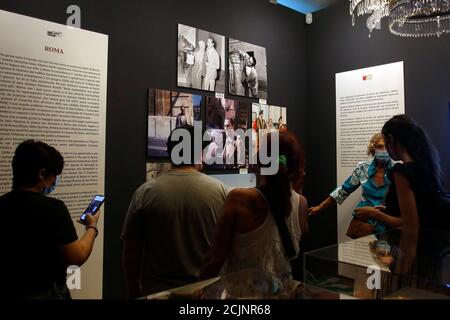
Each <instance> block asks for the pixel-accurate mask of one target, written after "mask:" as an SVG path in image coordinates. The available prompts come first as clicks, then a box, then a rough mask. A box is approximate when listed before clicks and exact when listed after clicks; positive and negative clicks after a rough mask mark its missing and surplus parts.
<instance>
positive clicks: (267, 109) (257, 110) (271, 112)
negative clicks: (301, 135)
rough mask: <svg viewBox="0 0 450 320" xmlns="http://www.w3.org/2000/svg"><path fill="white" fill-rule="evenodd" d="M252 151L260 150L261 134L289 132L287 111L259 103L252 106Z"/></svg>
mask: <svg viewBox="0 0 450 320" xmlns="http://www.w3.org/2000/svg"><path fill="white" fill-rule="evenodd" d="M252 129H253V134H252V150H253V152H255V153H254V154H256V152H257V150H258V138H259V134H264V133H266V132H272V131H279V132H283V131H286V130H287V109H286V108H285V107H277V106H269V105H264V104H259V103H253V104H252Z"/></svg>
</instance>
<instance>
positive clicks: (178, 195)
mask: <svg viewBox="0 0 450 320" xmlns="http://www.w3.org/2000/svg"><path fill="white" fill-rule="evenodd" d="M191 128H192V127H189V129H188V131H189V132H190V134H191V137H193V129H192V130H191ZM179 129H180V128H178V129H175V130H179ZM185 129H186V128H185ZM171 136H172V135H171ZM170 139H171V137H169V140H168V151H169V154H171V151H172V149H173V147H174V145H175V144H176V143H173V142H171V141H170ZM191 141H193V139H191ZM191 154H193V153H191ZM191 163H194V161H191ZM226 197H227V189H226V187H225V186H224V185H223V184H222V183H221V182H219V181H218V180H216V179H213V178H211V177H209V176H207V175H205V174H203V173H200V172H198V171H197V169H196V167H195V166H194V165H191V164H183V165H179V166H173V169H172V170H171V171H169V172H168V173H167V174H165V175H162V176H160V177H158V178H156V179H153V180H151V181H148V182H146V183H144V184H143V185H142V186H140V187H139V188H138V189H137V190H136V191H135V193H134V195H133V198H132V200H131V203H130V206H129V209H128V213H127V217H126V219H125V223H124V226H123V230H122V240H124V249H123V257H122V259H123V266H124V269H125V280H126V287H127V296H128V297H130V298H133V297H138V296H140V295H146V294H150V293H155V292H159V291H163V290H167V289H170V288H174V287H178V286H182V285H185V284H189V283H192V282H195V281H197V277H198V272H199V270H200V267H201V266H202V263H203V262H204V259H205V256H206V253H207V252H208V250H209V248H210V245H211V241H212V237H213V232H214V227H215V225H216V222H217V220H218V218H219V215H220V214H221V213H222V209H223V205H224V202H225V198H226Z"/></svg>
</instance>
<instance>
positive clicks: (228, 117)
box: [204, 97, 251, 170]
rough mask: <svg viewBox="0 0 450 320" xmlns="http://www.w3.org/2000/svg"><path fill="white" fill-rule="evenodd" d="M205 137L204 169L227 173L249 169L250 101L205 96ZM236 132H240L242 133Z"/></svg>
mask: <svg viewBox="0 0 450 320" xmlns="http://www.w3.org/2000/svg"><path fill="white" fill-rule="evenodd" d="M205 107H206V121H205V128H206V132H207V133H206V136H207V137H209V141H211V142H210V143H209V144H208V145H207V146H206V148H205V149H204V163H205V168H206V169H207V170H223V169H225V170H227V169H240V168H247V167H248V145H249V143H250V139H251V135H250V136H249V137H247V138H246V137H245V136H244V134H245V131H246V130H247V129H249V128H250V125H249V124H250V121H249V118H250V111H251V104H250V103H249V102H244V101H238V100H231V99H220V98H215V97H206V103H205ZM238 129H242V134H241V135H240V134H238V133H240V131H237V130H238Z"/></svg>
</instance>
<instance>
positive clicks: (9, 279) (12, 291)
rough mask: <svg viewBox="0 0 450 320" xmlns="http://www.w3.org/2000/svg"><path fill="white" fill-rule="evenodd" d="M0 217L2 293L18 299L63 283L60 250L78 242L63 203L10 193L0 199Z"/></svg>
mask: <svg viewBox="0 0 450 320" xmlns="http://www.w3.org/2000/svg"><path fill="white" fill-rule="evenodd" d="M0 214H1V217H2V230H1V232H0V234H1V254H2V262H1V264H2V268H1V269H2V270H3V272H2V277H3V286H2V291H4V292H7V294H8V296H9V297H21V296H28V295H31V294H34V293H37V292H41V291H43V290H48V289H50V288H52V286H53V284H54V283H60V284H61V283H64V282H65V281H66V271H67V267H68V265H66V264H65V263H64V262H63V261H62V257H61V254H60V247H61V246H64V245H66V244H69V243H71V242H73V241H75V240H77V239H78V237H77V234H76V231H75V226H74V225H73V222H72V219H71V217H70V214H69V211H68V210H67V207H66V206H65V204H64V202H62V201H60V200H57V199H54V198H51V197H46V196H44V195H42V194H39V193H35V192H30V191H17V190H13V191H11V192H9V193H7V194H5V195H3V196H1V197H0ZM5 290H6V291H5Z"/></svg>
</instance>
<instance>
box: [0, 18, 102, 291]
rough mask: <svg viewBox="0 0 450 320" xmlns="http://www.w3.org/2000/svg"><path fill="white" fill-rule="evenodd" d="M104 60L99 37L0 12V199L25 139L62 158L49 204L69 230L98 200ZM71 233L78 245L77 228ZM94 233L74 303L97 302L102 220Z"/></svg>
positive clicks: (100, 273) (8, 185)
mask: <svg viewBox="0 0 450 320" xmlns="http://www.w3.org/2000/svg"><path fill="white" fill-rule="evenodd" d="M107 57H108V36H106V35H103V34H99V33H94V32H90V31H85V30H81V29H77V28H71V27H67V26H65V25H60V24H56V23H52V22H48V21H44V20H39V19H34V18H30V17H26V16H23V15H18V14H14V13H9V12H6V11H2V10H0V150H1V157H0V194H4V193H6V192H8V191H9V190H10V189H11V181H12V180H11V178H12V172H11V159H12V157H13V154H14V150H15V148H16V147H17V145H18V144H19V143H21V142H22V141H24V140H27V139H35V140H41V141H43V142H45V143H48V144H50V145H52V146H54V147H55V148H56V149H58V150H59V151H60V152H61V154H62V155H63V157H64V161H65V165H64V170H63V173H62V181H61V184H60V185H59V186H58V187H57V188H56V190H55V192H54V193H52V194H51V196H54V197H55V198H58V199H61V200H63V201H64V202H65V204H66V206H67V207H68V209H69V212H70V214H71V217H72V220H73V221H74V222H75V221H76V220H77V219H78V218H79V216H80V215H81V213H82V212H83V211H84V210H85V209H86V207H87V205H88V204H89V202H90V200H91V199H92V198H93V196H94V195H96V194H104V189H105V188H104V175H105V174H104V171H105V126H106V81H107ZM105 207H108V198H106V203H105ZM75 226H76V228H77V232H78V236H79V237H81V236H82V235H83V233H84V227H83V226H81V225H79V224H78V223H75ZM98 228H99V231H100V232H99V235H98V237H97V240H96V242H95V245H94V250H93V253H92V255H91V257H90V258H89V260H88V261H87V262H86V263H85V265H83V266H82V268H81V288H80V289H74V290H72V291H71V294H72V297H74V298H101V297H102V278H103V276H102V271H103V212H102V214H101V218H100V220H99V224H98Z"/></svg>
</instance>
